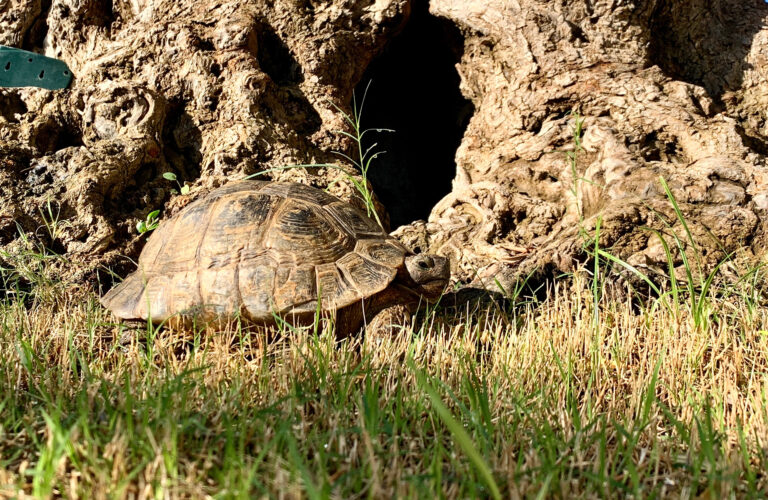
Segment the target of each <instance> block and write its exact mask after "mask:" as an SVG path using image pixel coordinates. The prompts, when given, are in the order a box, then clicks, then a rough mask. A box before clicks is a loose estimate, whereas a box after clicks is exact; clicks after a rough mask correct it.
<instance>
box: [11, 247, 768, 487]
mask: <svg viewBox="0 0 768 500" xmlns="http://www.w3.org/2000/svg"><path fill="white" fill-rule="evenodd" d="M595 249H596V251H599V250H600V249H599V247H597V245H596V244H595ZM609 263H610V262H609V261H606V260H602V261H601V264H600V265H597V266H594V267H590V268H589V269H586V268H585V269H583V270H581V271H580V272H578V273H576V274H575V275H574V276H573V278H572V279H571V280H568V281H561V282H557V283H554V284H551V285H550V288H549V290H548V293H547V294H546V297H545V298H543V299H540V300H538V301H537V300H535V299H532V298H528V299H525V300H524V297H523V296H522V295H520V297H519V299H518V300H517V301H516V302H515V303H513V304H508V305H505V306H503V307H502V306H498V305H494V304H493V303H491V304H488V305H464V306H462V307H460V308H458V309H456V308H452V307H448V306H447V305H446V304H443V305H442V306H440V307H438V308H435V309H433V310H431V311H430V312H429V313H428V314H426V315H422V317H421V318H420V319H419V321H417V322H416V323H415V325H416V326H414V327H412V328H411V329H409V330H406V331H402V332H400V333H398V334H396V335H393V336H383V337H382V336H376V335H373V334H371V335H368V336H366V337H364V338H358V337H355V338H350V339H346V340H342V341H338V340H336V338H335V337H334V335H333V334H332V332H330V331H328V330H327V329H323V327H322V326H323V324H322V323H318V325H319V326H318V327H317V328H318V329H317V331H314V329H313V328H310V329H308V330H301V329H291V328H285V329H284V331H283V332H282V333H281V334H280V335H277V336H276V335H274V334H272V335H268V334H267V332H264V331H260V330H254V331H249V330H247V329H246V328H244V327H243V326H241V325H238V324H233V325H230V326H229V327H227V328H224V329H221V330H219V331H213V330H200V331H186V332H185V331H174V330H170V329H155V328H149V329H146V328H145V329H138V330H133V331H131V330H126V329H125V328H124V327H121V326H120V325H116V324H114V323H112V321H111V319H110V318H109V317H108V315H107V313H106V312H105V311H104V310H103V309H102V308H101V307H100V306H99V305H98V302H97V300H96V297H95V296H94V295H93V294H92V293H91V292H88V291H83V290H78V289H69V288H66V287H60V286H54V285H51V284H50V283H49V282H48V281H43V283H48V285H46V286H54V288H53V290H54V292H52V291H51V290H49V289H48V288H46V289H45V293H40V294H38V293H37V289H38V288H37V287H39V286H43V285H34V286H31V287H30V288H29V289H28V290H27V291H23V290H20V291H19V292H18V293H16V294H11V295H9V296H8V298H6V299H5V300H3V301H2V302H0V498H5V497H9V498H10V497H25V496H31V497H36V498H48V497H51V496H65V497H81V498H104V497H108V496H109V497H126V496H128V497H134V498H252V497H272V496H276V497H277V496H283V497H291V498H294V497H295V498H300V497H307V498H360V497H365V498H390V497H393V496H397V497H411V498H422V497H425V496H434V497H438V498H474V497H488V498H499V497H521V496H526V497H532V498H548V497H561V498H565V497H572V496H582V497H615V496H630V495H631V496H633V497H636V498H637V497H666V496H675V497H682V498H722V497H727V496H736V497H743V496H750V497H755V496H761V495H764V493H765V492H766V491H768V484H766V483H767V481H768V479H767V478H766V477H765V474H764V472H763V471H764V470H765V469H766V465H768V464H766V452H765V449H764V446H765V436H766V435H767V432H766V431H767V430H768V428H767V427H766V425H767V424H766V423H767V422H768V406H767V405H766V398H767V396H768V394H767V390H768V362H767V361H766V360H768V312H767V311H766V309H765V308H764V302H763V299H762V297H763V294H762V291H763V286H764V284H765V277H764V274H763V270H762V268H760V267H755V268H753V269H752V270H751V273H750V274H749V277H750V279H744V280H739V281H738V282H736V283H723V282H722V280H719V279H714V280H713V282H712V284H711V285H710V286H709V287H708V289H707V292H706V294H707V295H706V303H707V311H708V316H707V317H708V318H709V320H708V321H699V320H697V318H696V314H697V309H695V308H693V307H686V306H685V303H684V304H680V307H678V308H674V307H669V308H668V307H662V306H659V305H658V300H649V301H647V302H646V305H644V306H638V305H637V302H636V301H634V300H633V299H631V298H626V299H620V298H617V294H614V293H610V290H609V288H608V285H607V284H608V280H606V279H604V274H605V272H606V270H605V266H607V265H608V264H609ZM601 266H602V267H601ZM684 296H685V291H684V290H682V291H679V297H681V298H682V297H684ZM666 297H667V300H672V299H671V298H670V297H671V294H667V295H666ZM681 300H682V299H681ZM698 303H700V302H698Z"/></svg>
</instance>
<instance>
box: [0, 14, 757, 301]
mask: <svg viewBox="0 0 768 500" xmlns="http://www.w3.org/2000/svg"><path fill="white" fill-rule="evenodd" d="M429 9H430V12H431V14H432V15H434V16H438V17H440V18H443V19H445V20H447V21H449V22H451V23H453V24H454V25H455V26H456V27H458V29H459V30H460V31H461V33H462V35H463V37H464V39H463V53H462V55H461V59H460V61H459V63H458V64H457V70H458V72H459V75H460V77H461V87H460V89H461V92H462V93H463V95H464V96H465V97H466V98H468V99H470V100H471V101H472V104H473V105H474V114H473V116H472V118H471V120H470V122H469V126H468V128H467V130H466V132H465V134H464V137H463V139H462V142H461V146H460V147H459V149H458V151H457V152H456V175H455V179H454V181H453V188H452V191H451V192H450V193H448V194H447V196H446V197H445V198H444V199H443V200H442V201H440V202H439V203H438V204H437V205H436V206H435V207H434V209H433V210H432V213H431V215H430V217H429V220H428V221H425V222H418V221H417V222H414V223H412V224H410V225H408V226H404V227H401V228H400V229H398V230H397V232H396V234H397V235H398V236H399V237H400V238H401V239H402V241H403V242H404V243H405V244H406V245H410V246H411V247H412V248H415V247H418V249H419V250H421V251H430V252H436V253H440V254H443V255H446V256H449V257H451V259H452V268H453V273H454V276H455V278H456V279H457V280H460V281H462V282H475V283H481V284H485V285H486V286H489V287H494V286H495V284H492V283H489V281H493V280H492V279H491V278H496V279H498V280H499V281H500V283H501V284H502V286H509V285H510V284H511V282H512V280H514V279H515V276H517V275H518V274H519V273H521V272H522V273H529V272H532V271H534V270H538V271H540V272H554V271H569V270H571V269H572V268H573V266H574V264H575V263H576V262H578V261H579V260H582V259H583V252H582V247H583V244H584V241H585V236H584V235H585V234H590V233H592V232H593V231H594V228H595V225H596V224H597V221H598V218H599V219H600V221H601V222H600V223H601V230H600V234H601V239H600V244H601V246H603V247H611V248H612V252H613V253H614V254H616V255H618V256H619V257H621V258H624V259H626V260H627V261H628V262H630V263H631V264H633V265H636V266H641V267H643V268H644V269H646V270H648V269H650V270H653V269H657V268H662V269H663V268H665V266H666V257H665V253H664V249H663V246H662V245H661V243H660V241H659V239H658V237H657V236H656V235H655V234H654V233H653V232H652V231H649V230H647V229H645V228H653V229H656V230H658V231H660V232H661V233H664V234H667V235H670V234H671V232H673V231H674V232H675V233H677V234H678V235H679V236H680V237H681V238H682V239H683V240H686V235H685V231H684V228H683V226H682V225H681V224H680V222H679V221H678V220H677V219H676V218H675V216H674V213H673V211H672V207H671V205H670V203H669V201H668V199H667V196H666V194H665V193H664V190H663V189H662V187H661V184H660V182H659V177H660V176H663V177H664V178H665V179H666V180H667V182H668V183H669V186H670V187H671V190H672V192H673V194H674V196H675V197H676V199H677V201H678V203H679V204H680V207H681V210H682V212H683V213H684V215H685V217H686V220H687V222H688V225H689V228H690V231H691V233H692V234H693V236H694V239H695V241H696V245H697V247H698V250H699V252H700V255H701V258H702V260H703V263H704V264H705V265H707V266H712V265H713V264H714V263H716V262H718V261H719V260H721V259H722V258H723V257H724V256H725V255H726V254H727V253H728V252H732V251H734V250H736V249H740V248H746V249H747V250H748V251H751V252H754V253H760V252H761V251H762V248H763V247H764V245H765V242H766V229H767V228H768V225H767V224H768V192H767V191H766V187H768V168H767V166H766V156H765V155H766V154H767V153H768V142H766V141H767V140H768V139H767V138H768V124H766V121H765V113H764V111H765V108H766V105H768V67H766V64H765V63H766V58H768V29H766V28H765V25H764V23H765V20H766V18H768V7H766V4H765V3H764V2H763V1H762V0H749V1H743V0H720V1H717V0H716V1H714V2H705V1H704V0H635V1H628V2H608V1H602V0H600V1H596V2H593V1H585V0H580V1H579V0H559V1H556V2H552V1H549V0H515V1H508V0H432V1H431V3H430V7H429ZM410 12H411V5H410V1H408V0H376V1H372V0H346V1H344V0H333V1H326V0H322V1H320V0H317V1H313V0H290V1H289V0H285V1H261V0H259V1H257V0H251V1H244V2H241V1H238V2H234V1H226V0H220V1H214V2H193V1H187V0H164V1H163V0H132V1H130V2H128V1H126V0H114V1H109V2H108V1H106V0H104V1H97V0H52V1H48V0H0V44H4V45H11V46H17V47H23V48H26V49H34V50H38V51H41V52H44V53H45V54H47V55H50V56H55V57H59V58H61V59H63V60H64V61H65V62H67V64H69V66H70V68H71V69H72V70H73V72H74V74H75V76H76V78H75V81H74V83H73V85H72V86H71V88H70V89H69V90H66V91H60V92H53V93H52V92H49V91H45V90H35V89H22V90H18V89H6V90H0V155H2V156H1V157H0V188H1V189H2V191H0V245H5V246H7V245H11V244H12V243H13V241H14V240H16V239H17V236H18V227H21V229H22V231H24V232H26V233H29V234H31V235H36V236H37V237H39V238H41V239H42V240H43V243H44V244H46V245H48V246H51V247H53V248H54V249H58V250H59V251H63V252H66V253H67V254H68V255H69V256H70V257H71V259H72V260H74V261H76V262H80V263H82V265H81V267H80V269H82V270H83V272H87V271H89V270H93V269H96V268H97V267H98V266H102V265H116V264H119V263H120V262H124V261H125V260H124V257H122V256H129V257H130V256H135V255H136V254H137V252H138V250H139V249H140V247H141V245H143V242H144V238H143V237H141V236H139V235H137V234H136V232H135V229H134V225H135V223H136V221H137V220H139V219H143V218H144V217H145V216H146V214H147V213H148V212H149V211H151V210H154V209H158V208H164V209H165V211H166V213H172V212H174V211H175V210H177V209H178V208H179V207H180V206H183V205H184V204H186V203H188V202H189V201H191V200H192V199H194V198H196V197H198V196H200V195H202V194H204V193H206V192H208V191H210V190H211V189H212V188H214V187H216V186H218V185H221V184H223V183H225V182H227V181H229V180H232V179H236V178H240V177H243V176H244V175H247V174H252V173H254V172H257V171H260V170H264V169H269V168H272V167H279V166H281V165H286V164H293V163H308V162H326V161H331V160H336V158H335V157H334V156H333V154H332V151H334V150H348V148H349V147H350V144H349V142H348V141H345V140H344V139H343V137H342V136H340V135H338V134H336V133H335V132H334V131H335V130H338V129H341V128H343V127H344V122H343V117H342V115H341V113H340V112H339V111H338V110H337V109H336V108H335V106H338V107H340V108H341V109H343V110H347V111H348V110H349V109H350V100H351V96H352V91H353V89H354V88H355V86H356V85H357V84H358V82H359V81H360V79H361V78H362V76H363V74H364V72H365V70H366V68H367V67H368V65H369V63H370V62H371V61H372V59H373V58H374V57H375V56H376V55H377V54H379V53H380V52H381V51H382V50H383V49H384V47H385V45H386V43H387V42H388V41H389V40H391V39H392V38H393V37H395V36H396V35H397V34H398V32H399V31H400V30H401V29H402V27H403V26H404V25H405V23H407V21H408V19H409V15H410ZM573 112H576V113H578V114H579V115H580V116H583V117H584V127H583V130H584V134H583V151H582V152H578V153H577V154H576V162H575V168H572V165H571V164H570V163H569V161H568V158H567V156H566V154H565V151H568V150H573V148H574V141H573V128H574V123H575V118H574V115H573V114H572V113H573ZM374 168H375V167H374ZM163 172H174V173H176V174H177V176H178V177H179V178H180V180H182V181H188V182H190V183H191V184H192V185H193V187H192V191H191V193H190V194H189V195H187V196H182V195H172V194H171V189H172V188H173V187H174V186H173V185H172V184H171V183H169V182H168V181H167V180H164V179H163V178H162V173H163ZM271 176H272V177H274V178H281V179H292V180H299V181H302V182H307V183H310V184H313V185H316V186H328V185H331V190H332V192H333V194H335V195H337V196H340V197H342V198H345V199H348V200H351V199H354V198H355V197H354V190H353V189H352V187H351V185H350V183H349V182H348V181H346V180H345V179H344V177H343V175H342V174H341V173H340V172H338V171H336V170H333V169H312V170H309V171H304V170H300V169H294V170H286V171H278V172H274V173H273V174H271ZM48 202H50V203H51V204H52V205H53V207H54V211H55V212H58V213H59V214H60V215H59V218H60V220H61V221H62V222H61V224H60V228H59V229H60V232H59V234H58V235H57V236H56V238H55V239H56V241H51V238H50V237H49V236H46V234H47V232H46V231H41V230H40V228H41V226H42V225H43V224H44V223H45V221H44V220H43V217H42V216H41V210H42V209H44V208H45V209H47V204H48ZM378 208H379V209H380V210H383V209H384V207H381V206H379V207H378ZM17 225H18V226H17ZM585 231H586V233H585ZM46 238H48V240H46ZM677 258H678V259H679V258H680V256H679V255H678V256H677ZM678 264H681V261H679V262H678ZM118 268H119V267H118Z"/></svg>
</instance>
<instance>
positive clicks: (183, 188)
mask: <svg viewBox="0 0 768 500" xmlns="http://www.w3.org/2000/svg"><path fill="white" fill-rule="evenodd" d="M163 179H166V180H169V181H171V182H175V183H176V185H177V186H179V190H178V191H177V190H175V189H171V193H173V194H179V193H181V195H182V196H184V195H188V194H189V189H190V186H189V184H187V183H186V182H184V184H183V185H182V184H181V182H179V180H178V177H176V174H174V173H173V172H165V173H164V174H163Z"/></svg>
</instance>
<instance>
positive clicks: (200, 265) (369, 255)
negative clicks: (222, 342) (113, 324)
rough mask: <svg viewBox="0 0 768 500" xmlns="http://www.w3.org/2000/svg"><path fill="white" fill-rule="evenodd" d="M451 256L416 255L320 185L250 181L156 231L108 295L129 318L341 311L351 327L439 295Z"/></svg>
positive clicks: (340, 327) (290, 317)
mask: <svg viewBox="0 0 768 500" xmlns="http://www.w3.org/2000/svg"><path fill="white" fill-rule="evenodd" d="M449 276H450V270H449V261H448V259H446V258H444V257H441V256H437V255H426V254H419V255H415V254H413V253H411V252H409V251H408V250H407V249H406V248H405V247H403V246H402V245H401V244H400V243H399V242H398V241H397V240H395V239H394V238H392V237H390V236H389V235H387V233H385V232H384V231H383V230H382V229H381V227H379V225H378V224H377V223H376V222H374V221H373V220H372V219H370V218H369V217H367V216H366V215H364V214H363V213H362V212H361V211H359V210H358V209H356V208H355V207H353V206H352V205H350V204H349V203H347V202H344V201H342V200H340V199H338V198H336V197H334V196H332V195H330V194H328V193H326V192H324V191H322V190H320V189H316V188H314V187H311V186H307V185H303V184H297V183H290V182H265V181H253V180H244V181H237V182H232V183H229V184H227V185H225V186H223V187H220V188H218V189H216V190H214V191H212V192H211V193H210V194H209V195H208V196H206V197H204V198H202V199H200V200H197V201H195V202H193V203H191V204H189V205H188V206H186V207H185V208H184V209H183V210H181V211H180V212H179V213H177V214H176V215H175V216H173V217H171V218H169V219H167V220H165V221H163V222H161V223H160V225H159V226H158V227H157V229H155V231H154V232H153V234H152V235H151V236H150V238H149V239H148V241H147V244H146V245H145V247H144V249H143V250H142V252H141V255H140V256H139V262H138V269H137V270H136V271H135V272H134V273H132V274H131V275H129V276H128V277H127V278H125V280H123V282H122V283H120V284H119V285H117V286H116V287H115V288H113V289H112V290H110V291H109V292H108V293H107V294H106V295H104V296H103V297H102V299H101V303H102V304H103V305H104V306H105V307H107V308H108V309H110V310H111V311H112V312H113V313H114V315H115V316H116V317H118V318H120V319H125V320H148V321H152V322H153V323H160V322H163V321H166V320H168V319H169V318H172V317H174V318H176V319H175V321H179V320H181V324H187V325H188V324H190V323H191V322H194V321H197V320H204V321H210V320H213V319H228V318H232V317H235V316H237V315H239V316H240V317H241V318H244V319H245V320H247V321H250V322H253V323H260V324H265V325H269V324H274V322H275V321H276V320H275V316H276V315H277V316H279V317H282V318H284V319H286V320H287V321H289V322H291V323H293V324H301V323H304V324H305V323H309V322H311V321H313V320H314V317H315V314H316V312H317V311H318V310H321V311H323V312H329V313H335V318H336V322H335V324H336V332H337V334H338V335H342V336H344V335H348V334H350V333H354V332H355V331H357V330H359V329H360V327H361V326H362V325H363V323H365V322H366V320H367V321H370V320H371V319H372V318H373V317H374V316H375V315H376V314H378V313H379V312H381V311H383V310H384V309H387V308H389V307H390V306H401V307H402V306H408V307H410V308H413V306H414V305H416V304H418V303H419V301H420V300H421V299H422V298H423V299H426V300H427V301H431V300H434V299H435V298H437V297H438V296H439V295H440V294H441V293H442V291H443V289H444V288H445V286H446V284H447V282H448V278H449Z"/></svg>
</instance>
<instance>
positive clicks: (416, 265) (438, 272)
mask: <svg viewBox="0 0 768 500" xmlns="http://www.w3.org/2000/svg"><path fill="white" fill-rule="evenodd" d="M405 270H406V271H407V276H404V277H403V278H404V280H403V281H405V282H406V283H405V284H406V286H407V287H408V288H410V289H411V290H413V291H414V292H416V293H418V294H419V295H421V296H422V297H424V298H425V299H428V300H430V299H436V298H438V297H439V296H440V294H441V293H443V290H445V287H446V285H448V279H449V278H450V277H451V268H450V261H449V260H448V259H446V258H445V257H441V256H439V255H428V254H420V255H410V256H408V257H406V258H405Z"/></svg>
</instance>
